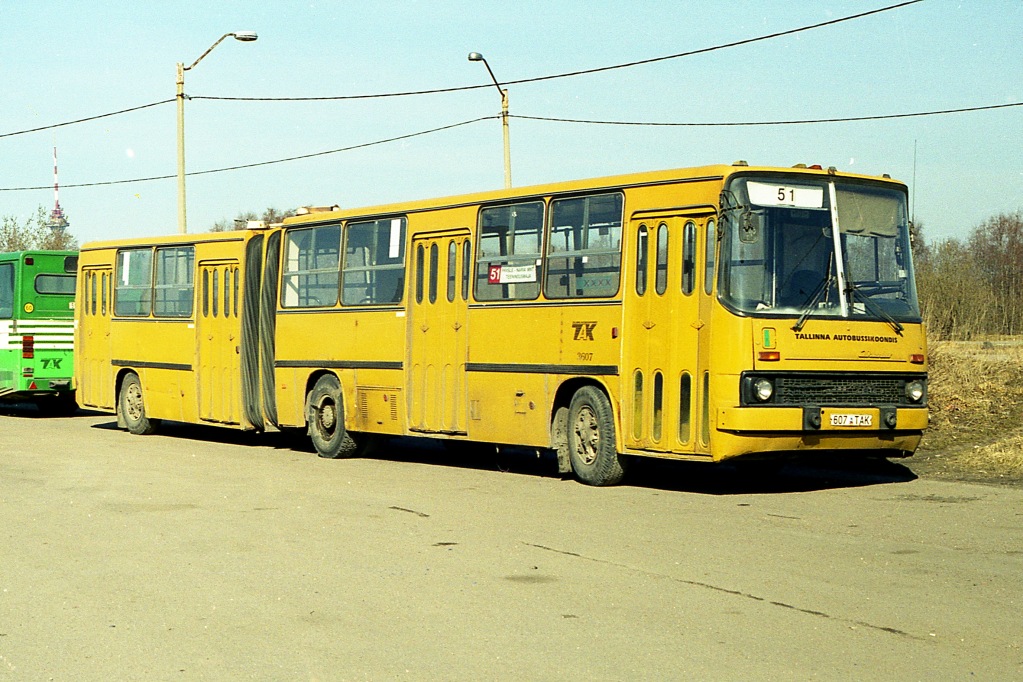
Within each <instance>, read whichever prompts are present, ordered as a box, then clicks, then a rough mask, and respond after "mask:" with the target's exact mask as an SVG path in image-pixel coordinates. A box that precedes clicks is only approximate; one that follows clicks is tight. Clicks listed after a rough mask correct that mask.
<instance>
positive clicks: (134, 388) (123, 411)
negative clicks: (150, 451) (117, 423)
mask: <svg viewBox="0 0 1023 682" xmlns="http://www.w3.org/2000/svg"><path fill="white" fill-rule="evenodd" d="M117 410H118V412H119V413H120V416H121V419H122V420H123V421H124V424H125V425H126V426H127V427H128V431H129V432H130V433H134V434H135V435H137V436H148V435H149V434H151V433H153V432H154V431H156V427H157V425H158V424H159V423H160V422H159V421H158V420H156V419H150V418H149V417H147V416H146V406H145V403H144V402H143V400H142V382H141V381H139V378H138V375H136V374H129V375H127V376H126V377H124V381H123V382H122V383H121V394H120V395H119V396H118V399H117Z"/></svg>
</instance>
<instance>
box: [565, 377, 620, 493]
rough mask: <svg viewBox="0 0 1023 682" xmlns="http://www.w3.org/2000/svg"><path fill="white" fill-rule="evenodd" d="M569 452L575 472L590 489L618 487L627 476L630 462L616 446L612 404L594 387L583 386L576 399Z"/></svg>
mask: <svg viewBox="0 0 1023 682" xmlns="http://www.w3.org/2000/svg"><path fill="white" fill-rule="evenodd" d="M568 449H569V453H568V454H569V458H570V459H571V462H572V471H574V472H575V475H576V477H577V478H578V479H579V480H580V481H582V482H583V483H586V484H587V485H596V486H605V485H615V484H616V483H619V482H621V480H622V478H623V477H624V476H625V468H626V460H625V459H624V458H623V457H621V456H619V454H618V452H617V449H616V446H615V425H614V413H613V412H612V410H611V403H610V402H609V401H608V399H607V396H606V395H604V392H603V391H601V390H600V389H598V388H596V387H594V386H583V387H582V388H580V389H579V390H578V391H576V393H575V395H574V396H572V404H571V405H570V406H569V410H568Z"/></svg>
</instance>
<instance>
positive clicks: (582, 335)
mask: <svg viewBox="0 0 1023 682" xmlns="http://www.w3.org/2000/svg"><path fill="white" fill-rule="evenodd" d="M596 326H597V323H596V322H573V323H572V329H574V330H575V336H574V337H573V338H574V339H575V340H576V341H593V330H594V329H595V328H596Z"/></svg>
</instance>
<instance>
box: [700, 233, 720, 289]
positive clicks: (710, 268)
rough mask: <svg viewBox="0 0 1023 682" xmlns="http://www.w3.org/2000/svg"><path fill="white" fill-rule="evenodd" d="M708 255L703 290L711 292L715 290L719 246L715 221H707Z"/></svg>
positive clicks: (705, 262) (705, 263)
mask: <svg viewBox="0 0 1023 682" xmlns="http://www.w3.org/2000/svg"><path fill="white" fill-rule="evenodd" d="M706 246H707V257H706V260H705V261H704V266H705V268H706V271H705V272H704V275H703V291H704V292H705V293H708V294H709V293H710V292H711V291H713V290H714V251H715V248H716V247H717V230H716V229H715V225H714V221H713V220H708V221H707V245H706Z"/></svg>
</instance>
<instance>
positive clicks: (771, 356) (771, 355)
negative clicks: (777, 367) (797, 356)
mask: <svg viewBox="0 0 1023 682" xmlns="http://www.w3.org/2000/svg"><path fill="white" fill-rule="evenodd" d="M757 359H758V360H760V361H761V362H778V361H779V360H781V353H779V352H778V351H776V350H762V351H760V352H759V353H758V354H757Z"/></svg>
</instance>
